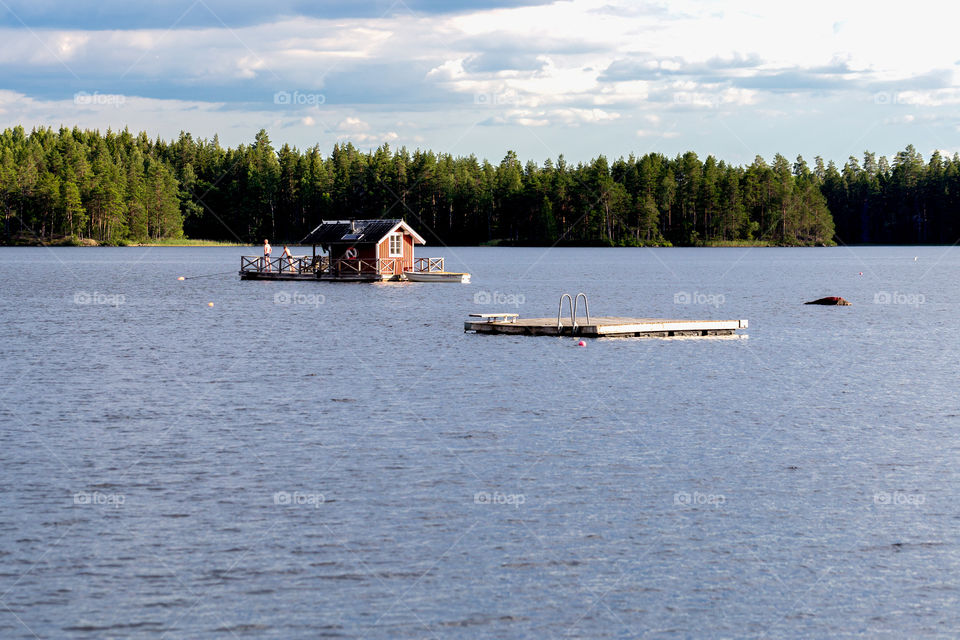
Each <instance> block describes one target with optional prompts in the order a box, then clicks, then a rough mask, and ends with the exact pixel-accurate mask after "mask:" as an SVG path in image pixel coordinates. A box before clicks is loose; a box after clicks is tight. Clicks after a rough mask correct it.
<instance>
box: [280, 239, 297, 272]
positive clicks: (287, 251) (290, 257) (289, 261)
mask: <svg viewBox="0 0 960 640" xmlns="http://www.w3.org/2000/svg"><path fill="white" fill-rule="evenodd" d="M280 257H281V258H286V260H287V269H288V270H289V271H296V269H294V268H293V255H292V254H291V253H290V249H288V248H287V245H283V255H281V256H280ZM280 269H281V270H283V262H282V261H281V263H280Z"/></svg>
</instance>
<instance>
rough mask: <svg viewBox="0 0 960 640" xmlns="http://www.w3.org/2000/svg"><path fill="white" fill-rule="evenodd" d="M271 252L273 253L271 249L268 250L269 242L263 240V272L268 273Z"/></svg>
mask: <svg viewBox="0 0 960 640" xmlns="http://www.w3.org/2000/svg"><path fill="white" fill-rule="evenodd" d="M271 251H273V249H271V248H270V242H269V241H267V240H264V241H263V264H264V269H263V270H264V271H270V252H271Z"/></svg>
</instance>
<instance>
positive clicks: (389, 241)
mask: <svg viewBox="0 0 960 640" xmlns="http://www.w3.org/2000/svg"><path fill="white" fill-rule="evenodd" d="M394 239H396V240H397V245H398V247H399V248H398V249H397V250H396V251H394V250H393V242H394ZM387 251H388V252H389V253H388V255H389V256H390V257H391V258H402V257H403V234H402V233H391V234H390V236H389V237H388V238H387Z"/></svg>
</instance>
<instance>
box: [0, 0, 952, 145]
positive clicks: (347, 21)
mask: <svg viewBox="0 0 960 640" xmlns="http://www.w3.org/2000/svg"><path fill="white" fill-rule="evenodd" d="M958 18H960V5H953V4H950V3H943V2H936V3H935V2H933V1H930V0H912V1H911V2H896V3H894V2H885V1H883V0H880V1H877V0H871V1H869V2H867V1H861V0H843V1H837V0H829V1H827V0H808V1H807V2H785V1H782V0H774V1H771V2H758V1H756V0H749V1H732V0H679V1H671V2H669V3H666V2H664V3H658V2H642V1H637V0H575V1H572V2H571V1H550V0H485V1H480V0H460V1H458V2H450V1H448V0H396V1H395V2H394V1H391V0H351V1H347V2H341V1H334V0H312V1H308V0H274V1H272V2H262V1H257V2H254V1H252V0H180V1H174V0H155V1H154V2H150V3H146V2H144V3H141V2H137V1H135V0H99V1H97V2H87V1H82V0H70V1H60V2H51V1H48V0H0V43H2V44H0V126H13V125H16V124H23V125H24V126H26V127H28V128H29V127H32V126H36V125H45V126H54V127H57V126H59V125H61V124H63V125H67V126H73V125H80V126H81V127H91V128H100V129H106V128H107V127H112V128H114V129H118V128H123V127H125V126H127V127H130V128H131V129H132V130H135V131H139V130H145V131H147V132H149V133H150V134H151V135H160V136H162V137H165V138H170V137H175V136H176V135H177V134H178V132H179V131H180V130H186V131H189V132H191V133H193V134H194V135H195V136H197V137H207V138H208V137H212V136H213V135H214V134H219V136H220V140H221V142H222V143H224V144H229V145H236V144H239V143H241V142H249V141H251V140H252V139H253V136H254V134H255V133H256V131H257V130H259V129H261V128H265V129H267V131H268V132H269V133H270V136H271V139H272V140H273V141H274V142H275V143H278V144H279V143H283V142H289V143H291V144H294V145H296V146H298V147H301V148H304V147H309V146H312V145H314V144H318V143H319V144H320V147H321V149H322V150H323V152H324V153H327V152H328V151H329V149H330V148H331V147H332V146H333V144H334V143H335V142H336V141H338V140H340V141H344V140H350V141H352V142H354V144H356V145H357V146H359V147H360V148H361V149H364V150H366V149H370V148H375V147H377V146H379V145H380V144H381V143H383V142H389V143H390V145H391V146H400V145H406V146H407V147H409V148H411V149H412V148H415V147H421V148H431V149H433V150H435V151H444V152H449V153H453V154H455V155H468V154H471V153H474V154H476V155H477V156H479V157H486V158H489V159H490V160H491V161H494V162H498V161H499V160H500V159H501V158H502V157H503V155H504V154H505V153H506V151H507V150H508V149H513V150H515V151H516V152H517V153H518V154H519V155H520V156H521V158H524V159H533V160H536V161H538V162H542V161H543V160H544V159H546V158H548V157H549V158H555V157H556V156H557V155H559V154H561V153H563V154H565V155H566V157H567V158H568V159H569V160H573V161H579V160H588V159H590V158H592V157H594V156H596V155H598V154H601V153H603V154H606V155H607V156H608V157H617V156H620V155H626V154H629V153H637V154H641V153H645V152H648V151H660V152H663V153H667V154H669V155H674V154H676V153H678V152H683V151H687V150H693V151H696V152H697V153H698V154H700V155H701V156H706V155H707V154H714V155H716V156H718V157H719V158H721V159H725V160H727V161H729V162H733V163H737V164H740V163H749V162H750V161H752V159H753V157H754V156H755V155H757V154H759V155H763V156H765V157H767V158H768V159H769V158H770V157H772V155H773V154H774V153H777V152H780V153H783V154H784V155H786V156H788V157H790V158H793V157H795V156H796V155H797V154H803V155H804V156H805V157H807V158H808V159H812V158H813V157H814V156H816V155H818V154H819V155H822V156H823V157H824V158H826V159H834V160H836V161H838V164H842V163H843V161H844V160H845V159H846V158H847V156H849V155H851V154H853V155H857V156H859V155H861V154H862V152H863V151H864V150H865V149H869V150H872V151H876V152H878V153H880V154H886V155H892V154H894V153H896V151H898V150H900V149H902V148H904V147H905V146H906V145H907V144H914V145H915V146H916V147H917V149H918V150H920V151H921V152H923V153H924V155H929V153H930V152H932V151H933V150H935V149H941V150H945V151H947V152H949V153H951V154H952V153H954V152H956V151H960V86H958V80H960V73H958V72H960V38H957V36H956V34H955V29H956V25H957V24H958V23H960V20H958Z"/></svg>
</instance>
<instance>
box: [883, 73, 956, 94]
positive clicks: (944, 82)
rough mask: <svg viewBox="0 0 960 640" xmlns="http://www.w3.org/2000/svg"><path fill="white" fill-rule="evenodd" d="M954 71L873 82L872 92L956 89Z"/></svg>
mask: <svg viewBox="0 0 960 640" xmlns="http://www.w3.org/2000/svg"><path fill="white" fill-rule="evenodd" d="M954 86H955V85H954V82H953V71H951V70H950V69H934V70H933V71H930V72H927V73H921V74H918V75H915V76H911V77H909V78H903V79H901V80H888V81H885V82H872V83H870V84H869V87H868V88H869V89H870V90H871V91H929V90H931V89H949V88H952V87H954Z"/></svg>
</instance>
